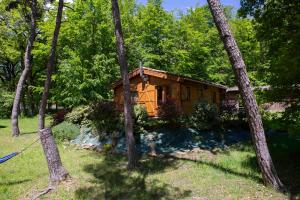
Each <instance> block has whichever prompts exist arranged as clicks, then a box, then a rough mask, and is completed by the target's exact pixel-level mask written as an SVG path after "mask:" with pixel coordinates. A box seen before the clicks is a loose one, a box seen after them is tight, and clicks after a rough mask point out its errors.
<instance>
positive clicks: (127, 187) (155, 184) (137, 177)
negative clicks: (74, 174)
mask: <svg viewBox="0 0 300 200" xmlns="http://www.w3.org/2000/svg"><path fill="white" fill-rule="evenodd" d="M176 166H177V161H176V160H174V159H158V158H145V159H141V162H140V166H139V168H138V169H137V170H136V171H133V172H129V171H127V169H126V162H125V160H124V157H120V156H117V157H112V156H106V157H105V159H104V160H103V161H102V162H101V163H98V164H91V165H87V166H85V171H86V172H88V173H90V174H92V175H93V179H92V180H91V181H90V182H91V183H92V186H90V187H84V188H79V189H78V190H77V191H76V197H77V198H78V199H110V200H114V199H133V200H134V199H138V200H140V199H143V200H144V199H145V200H147V199H149V200H150V199H151V200H152V199H182V198H184V197H187V196H189V195H190V193H191V191H189V190H184V191H183V190H181V189H180V188H177V187H173V186H171V185H169V184H165V183H162V182H160V181H158V180H155V179H149V180H148V179H147V177H148V175H150V174H155V173H158V172H162V171H164V170H165V169H167V168H176Z"/></svg>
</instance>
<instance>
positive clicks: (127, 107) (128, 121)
mask: <svg viewBox="0 0 300 200" xmlns="http://www.w3.org/2000/svg"><path fill="white" fill-rule="evenodd" d="M111 4H112V15H113V20H114V26H115V35H116V39H117V50H118V60H119V64H120V70H121V76H122V80H123V90H124V115H125V133H126V141H127V155H128V168H129V169H133V168H135V167H136V165H137V162H138V160H137V152H136V148H135V141H134V135H133V120H132V104H131V97H130V96H131V95H130V83H129V77H128V69H127V68H128V67H127V60H126V51H125V44H124V39H123V33H122V25H121V19H120V11H119V5H118V0H111Z"/></svg>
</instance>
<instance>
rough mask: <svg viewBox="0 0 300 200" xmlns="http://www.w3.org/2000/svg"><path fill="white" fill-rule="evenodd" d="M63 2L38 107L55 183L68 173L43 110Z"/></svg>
mask: <svg viewBox="0 0 300 200" xmlns="http://www.w3.org/2000/svg"><path fill="white" fill-rule="evenodd" d="M63 4H64V1H63V0H59V3H58V10H57V16H56V24H55V30H54V33H53V38H52V44H51V50H50V55H49V58H48V63H47V75H46V80H45V85H44V91H43V96H42V100H41V103H40V109H39V132H40V138H41V143H42V146H43V149H44V153H45V157H46V160H47V163H48V169H49V173H50V183H51V184H57V183H59V182H61V181H63V180H66V179H67V178H68V177H69V173H68V172H67V171H66V169H65V168H64V167H63V165H62V162H61V159H60V156H59V152H58V149H57V146H56V144H55V141H54V138H53V136H52V131H51V128H46V129H45V112H46V106H47V99H48V96H49V89H50V85H51V75H52V71H53V67H54V60H55V52H56V46H57V40H58V35H59V30H60V26H61V19H62V12H63Z"/></svg>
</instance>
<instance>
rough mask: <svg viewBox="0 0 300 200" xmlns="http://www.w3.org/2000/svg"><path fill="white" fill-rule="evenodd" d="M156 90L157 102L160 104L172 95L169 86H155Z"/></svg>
mask: <svg viewBox="0 0 300 200" xmlns="http://www.w3.org/2000/svg"><path fill="white" fill-rule="evenodd" d="M156 91H157V103H158V104H161V103H162V102H165V101H167V100H168V99H171V97H172V90H171V87H169V86H156Z"/></svg>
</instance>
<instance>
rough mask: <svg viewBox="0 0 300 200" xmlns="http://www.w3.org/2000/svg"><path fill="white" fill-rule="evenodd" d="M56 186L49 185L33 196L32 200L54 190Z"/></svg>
mask: <svg viewBox="0 0 300 200" xmlns="http://www.w3.org/2000/svg"><path fill="white" fill-rule="evenodd" d="M54 189H55V188H54V187H53V186H49V187H47V188H45V189H44V190H43V191H42V192H40V193H39V194H37V195H36V196H34V197H32V198H31V199H30V200H36V199H39V198H40V197H41V196H43V195H45V194H47V193H48V192H50V191H51V190H54Z"/></svg>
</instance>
